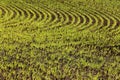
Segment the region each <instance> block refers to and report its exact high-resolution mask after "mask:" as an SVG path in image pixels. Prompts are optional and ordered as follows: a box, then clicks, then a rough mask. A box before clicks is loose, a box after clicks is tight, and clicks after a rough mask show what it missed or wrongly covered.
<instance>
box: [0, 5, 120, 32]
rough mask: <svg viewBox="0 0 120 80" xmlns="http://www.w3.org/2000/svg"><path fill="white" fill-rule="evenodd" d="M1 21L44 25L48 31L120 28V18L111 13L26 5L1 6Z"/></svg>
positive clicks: (0, 22) (11, 23) (13, 23)
mask: <svg viewBox="0 0 120 80" xmlns="http://www.w3.org/2000/svg"><path fill="white" fill-rule="evenodd" d="M0 10H1V20H0V24H6V25H18V24H23V25H24V24H25V23H28V22H29V23H34V22H37V23H43V24H45V25H46V26H45V27H44V28H46V29H53V28H59V27H65V26H68V27H73V28H77V29H78V30H80V31H82V30H86V29H91V30H92V29H93V31H94V30H98V29H103V28H104V29H106V30H109V31H112V30H114V29H117V27H118V26H120V18H119V17H117V16H115V15H110V14H109V13H103V12H100V11H97V10H93V9H88V10H83V9H81V10H79V11H78V10H75V9H72V10H71V11H65V10H61V9H59V10H58V9H56V10H55V9H51V8H48V7H47V6H46V5H42V6H41V7H39V8H35V7H34V6H31V5H25V6H24V8H22V7H21V6H17V5H15V4H12V5H7V6H3V5H0Z"/></svg>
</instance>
